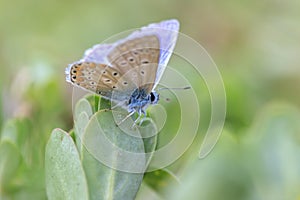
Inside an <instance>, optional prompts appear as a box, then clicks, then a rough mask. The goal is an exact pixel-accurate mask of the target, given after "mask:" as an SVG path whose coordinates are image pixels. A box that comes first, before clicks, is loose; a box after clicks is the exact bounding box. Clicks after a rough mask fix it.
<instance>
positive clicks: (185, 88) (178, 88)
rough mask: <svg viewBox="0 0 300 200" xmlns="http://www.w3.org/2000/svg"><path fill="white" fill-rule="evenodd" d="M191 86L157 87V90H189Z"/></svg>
mask: <svg viewBox="0 0 300 200" xmlns="http://www.w3.org/2000/svg"><path fill="white" fill-rule="evenodd" d="M191 88H192V87H191V86H186V87H176V88H158V89H157V91H160V90H189V89H191Z"/></svg>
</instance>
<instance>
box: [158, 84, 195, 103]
mask: <svg viewBox="0 0 300 200" xmlns="http://www.w3.org/2000/svg"><path fill="white" fill-rule="evenodd" d="M189 89H191V86H186V87H177V88H158V89H157V91H159V90H189ZM159 95H160V96H161V97H163V98H164V100H165V101H166V102H170V101H171V99H170V98H168V97H164V96H163V95H161V94H159Z"/></svg>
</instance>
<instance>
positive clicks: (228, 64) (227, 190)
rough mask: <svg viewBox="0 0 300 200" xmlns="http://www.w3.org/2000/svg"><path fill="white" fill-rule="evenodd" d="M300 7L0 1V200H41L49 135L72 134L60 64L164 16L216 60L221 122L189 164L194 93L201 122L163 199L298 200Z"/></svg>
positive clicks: (172, 0)
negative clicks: (223, 110)
mask: <svg viewBox="0 0 300 200" xmlns="http://www.w3.org/2000/svg"><path fill="white" fill-rule="evenodd" d="M299 10H300V1H296V0H287V1H270V0H265V1H258V0H253V1H237V0H229V1H220V0H215V1H197V0H187V1H179V0H163V1H158V0H154V1H139V0H127V1H96V0H93V1H77V0H75V1H67V0H65V1H49V0H48V1H34V0H27V1H21V0H19V1H8V0H0V66H1V73H0V94H1V98H0V105H1V106H0V128H1V129H2V133H0V134H1V135H0V136H1V140H2V143H0V174H1V171H3V170H4V168H5V166H6V167H7V166H9V168H10V169H11V170H10V172H11V173H7V174H1V176H0V199H45V198H46V193H45V183H44V149H45V144H46V142H47V140H48V138H49V136H50V133H51V130H52V129H54V128H56V127H60V128H63V129H65V130H70V129H71V128H72V126H73V119H72V112H71V111H72V102H71V92H72V87H71V86H70V85H69V84H67V83H66V82H65V77H64V76H65V75H64V69H65V67H66V66H67V64H69V63H72V62H74V61H76V60H78V59H80V58H81V57H82V54H83V52H84V50H85V49H87V48H90V47H91V46H93V45H94V44H97V43H100V42H101V41H103V40H105V39H107V38H108V37H110V36H112V35H114V34H117V33H119V32H122V31H125V30H128V29H132V28H138V27H141V26H144V25H147V24H148V23H152V22H159V21H161V20H166V19H170V18H176V19H178V20H179V21H180V24H181V28H180V31H181V32H182V33H185V34H186V35H188V36H190V37H192V38H193V39H195V40H196V41H197V42H199V43H200V44H201V45H203V47H204V48H205V49H206V50H207V51H208V52H209V54H210V55H211V56H212V58H213V60H214V61H215V62H216V64H217V66H218V68H219V70H220V72H221V74H222V77H223V80H224V84H225V87H226V93H227V117H226V122H225V127H224V131H223V133H222V136H221V138H220V140H219V142H218V144H217V145H216V147H215V149H214V150H213V152H212V153H211V154H210V155H209V156H208V157H207V158H205V159H203V160H198V158H197V155H198V150H199V147H200V144H201V141H202V138H203V134H201V133H204V130H205V127H207V123H208V120H209V118H210V114H209V112H208V111H205V106H206V107H207V105H209V101H208V97H209V96H208V94H203V96H202V93H203V91H202V90H201V87H199V88H198V89H199V90H198V91H197V92H198V95H199V99H201V101H200V106H201V107H204V113H201V119H203V120H204V122H203V123H202V124H200V125H201V126H200V131H199V136H198V137H197V138H196V140H195V142H194V143H193V145H192V147H191V148H190V149H189V150H188V151H187V152H186V154H185V155H184V156H183V157H182V158H181V159H179V160H177V161H176V163H174V164H173V165H172V166H170V167H168V168H169V169H170V170H171V171H173V172H174V173H175V174H176V175H177V176H178V177H179V179H180V180H181V185H180V187H179V189H178V188H173V187H170V188H169V190H168V194H167V196H169V197H170V199H183V198H185V199H272V200H273V199H300V192H299V188H300V156H299V155H300V124H299V122H300V113H299V106H300V26H299V22H300V12H299ZM191 79H193V77H191ZM193 81H194V82H193V84H195V85H197V84H198V83H197V81H195V80H193ZM199 84H200V81H199ZM204 93H205V92H204ZM168 108H169V109H173V108H172V104H171V105H169V107H168ZM166 137H169V136H166ZM163 139H164V138H162V140H163ZM5 141H6V142H5ZM7 141H9V142H7ZM11 144H14V145H11ZM1 145H2V146H9V147H6V148H1ZM1 163H2V164H1ZM4 163H9V165H6V164H4ZM147 198H148V199H162V198H161V197H160V196H159V195H157V194H156V193H155V191H154V190H152V189H150V188H147V186H143V187H142V188H141V190H140V192H139V193H138V196H137V199H147Z"/></svg>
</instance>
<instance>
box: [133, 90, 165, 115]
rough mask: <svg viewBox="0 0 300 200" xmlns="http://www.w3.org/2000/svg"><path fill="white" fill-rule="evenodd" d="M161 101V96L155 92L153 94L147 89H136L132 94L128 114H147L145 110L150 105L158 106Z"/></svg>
mask: <svg viewBox="0 0 300 200" xmlns="http://www.w3.org/2000/svg"><path fill="white" fill-rule="evenodd" d="M158 100H159V95H158V94H157V93H156V92H155V91H153V92H151V93H149V94H148V93H147V92H146V90H145V89H143V88H142V89H136V90H134V92H133V93H132V95H131V97H130V99H129V101H128V105H127V107H128V108H127V110H128V112H130V113H131V112H137V113H139V115H141V113H143V114H145V110H146V109H147V107H148V106H149V105H150V104H157V102H158Z"/></svg>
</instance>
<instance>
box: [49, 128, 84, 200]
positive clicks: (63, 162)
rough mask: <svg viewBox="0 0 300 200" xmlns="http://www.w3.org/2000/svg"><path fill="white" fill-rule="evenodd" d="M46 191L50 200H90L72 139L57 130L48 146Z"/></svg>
mask: <svg viewBox="0 0 300 200" xmlns="http://www.w3.org/2000/svg"><path fill="white" fill-rule="evenodd" d="M45 166H46V167H45V171H46V189H47V196H48V198H49V199H55V200H56V199H80V200H84V199H88V189H87V183H86V179H85V174H84V171H83V168H82V165H81V162H80V158H79V154H78V151H77V149H76V146H75V144H74V142H73V140H72V138H71V137H70V136H69V135H68V134H67V133H66V132H64V131H62V130H60V129H55V130H54V131H53V132H52V134H51V137H50V139H49V141H48V144H47V146H46V156H45Z"/></svg>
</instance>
